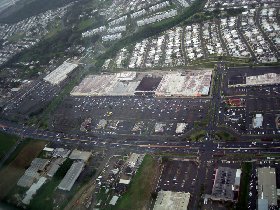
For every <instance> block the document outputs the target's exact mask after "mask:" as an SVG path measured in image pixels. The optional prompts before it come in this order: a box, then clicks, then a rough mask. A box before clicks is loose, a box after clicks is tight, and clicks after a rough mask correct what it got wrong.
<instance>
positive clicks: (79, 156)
mask: <svg viewBox="0 0 280 210" xmlns="http://www.w3.org/2000/svg"><path fill="white" fill-rule="evenodd" d="M90 156H91V152H88V151H81V150H77V149H74V150H73V151H72V153H71V154H70V156H69V158H70V159H74V160H83V161H85V162H86V161H88V159H89V158H90Z"/></svg>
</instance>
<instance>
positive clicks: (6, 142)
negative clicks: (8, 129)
mask: <svg viewBox="0 0 280 210" xmlns="http://www.w3.org/2000/svg"><path fill="white" fill-rule="evenodd" d="M18 139H19V138H18V137H17V136H14V135H9V134H6V133H2V132H0V160H1V159H2V158H3V157H4V156H5V155H6V153H7V152H8V151H9V150H10V149H11V148H12V147H13V146H14V145H15V143H16V142H17V141H18Z"/></svg>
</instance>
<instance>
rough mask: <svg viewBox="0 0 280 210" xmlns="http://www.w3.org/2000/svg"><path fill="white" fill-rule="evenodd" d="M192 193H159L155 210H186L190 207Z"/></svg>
mask: <svg viewBox="0 0 280 210" xmlns="http://www.w3.org/2000/svg"><path fill="white" fill-rule="evenodd" d="M190 196H191V194H190V193H185V192H172V191H163V190H161V191H159V192H158V196H157V199H156V202H155V206H154V210H170V209H172V210H186V209H187V208H188V205H189V200H190Z"/></svg>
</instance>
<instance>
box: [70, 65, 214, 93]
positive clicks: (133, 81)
mask: <svg viewBox="0 0 280 210" xmlns="http://www.w3.org/2000/svg"><path fill="white" fill-rule="evenodd" d="M211 79H212V70H200V71H199V70H196V71H187V72H183V73H182V72H179V71H176V72H173V73H161V74H158V73H150V74H147V73H143V72H142V73H136V72H122V73H116V74H102V75H89V76H87V77H86V78H85V79H83V81H82V82H81V83H80V84H79V85H78V86H76V87H74V89H73V90H72V91H71V95H72V96H133V95H149V94H152V95H155V96H158V97H169V96H175V97H193V96H206V95H208V94H209V90H210V85H211Z"/></svg>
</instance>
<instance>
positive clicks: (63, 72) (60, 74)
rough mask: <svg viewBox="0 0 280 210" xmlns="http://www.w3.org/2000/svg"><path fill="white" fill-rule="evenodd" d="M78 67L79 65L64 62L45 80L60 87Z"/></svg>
mask: <svg viewBox="0 0 280 210" xmlns="http://www.w3.org/2000/svg"><path fill="white" fill-rule="evenodd" d="M77 67H78V64H74V63H68V62H64V63H63V64H62V65H60V66H59V67H58V68H56V69H55V70H54V71H52V72H51V73H50V74H48V75H47V76H46V77H45V78H44V80H45V81H47V82H49V83H51V84H52V85H58V84H59V83H61V82H62V81H63V80H65V79H66V78H67V77H68V74H69V73H70V72H72V71H73V70H74V69H75V68H77Z"/></svg>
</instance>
